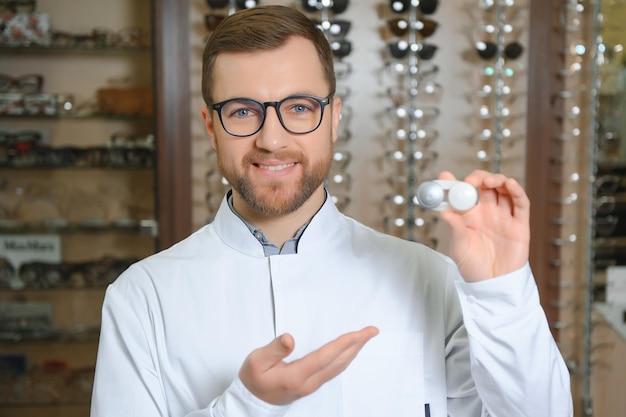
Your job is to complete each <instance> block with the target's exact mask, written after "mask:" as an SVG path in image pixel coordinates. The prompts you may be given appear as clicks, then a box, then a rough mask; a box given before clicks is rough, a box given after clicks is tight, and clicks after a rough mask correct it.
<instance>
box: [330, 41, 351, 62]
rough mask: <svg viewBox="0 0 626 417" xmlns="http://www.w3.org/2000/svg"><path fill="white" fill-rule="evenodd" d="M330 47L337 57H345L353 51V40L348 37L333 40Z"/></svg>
mask: <svg viewBox="0 0 626 417" xmlns="http://www.w3.org/2000/svg"><path fill="white" fill-rule="evenodd" d="M330 49H331V50H332V52H333V55H334V56H335V57H336V58H344V57H347V56H348V55H350V52H352V42H350V41H349V40H346V39H335V40H331V41H330Z"/></svg>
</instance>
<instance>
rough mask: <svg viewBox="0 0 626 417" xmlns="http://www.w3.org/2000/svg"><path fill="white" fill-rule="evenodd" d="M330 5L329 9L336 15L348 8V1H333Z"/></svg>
mask: <svg viewBox="0 0 626 417" xmlns="http://www.w3.org/2000/svg"><path fill="white" fill-rule="evenodd" d="M332 4H333V5H332V6H330V8H331V9H332V11H333V12H335V13H336V14H339V13H343V12H345V11H346V9H347V8H348V0H334V1H333V3H332Z"/></svg>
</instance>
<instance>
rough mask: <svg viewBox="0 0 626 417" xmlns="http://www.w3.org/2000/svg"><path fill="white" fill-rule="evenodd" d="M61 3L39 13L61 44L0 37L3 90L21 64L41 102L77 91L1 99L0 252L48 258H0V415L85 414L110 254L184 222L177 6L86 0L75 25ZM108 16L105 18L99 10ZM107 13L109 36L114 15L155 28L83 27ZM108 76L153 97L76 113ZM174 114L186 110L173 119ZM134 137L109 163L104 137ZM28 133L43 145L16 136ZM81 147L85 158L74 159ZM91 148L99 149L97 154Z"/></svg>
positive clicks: (16, 78) (120, 21) (157, 242)
mask: <svg viewBox="0 0 626 417" xmlns="http://www.w3.org/2000/svg"><path fill="white" fill-rule="evenodd" d="M18 3H19V2H18ZM25 3H28V2H25ZM33 3H34V2H33ZM60 3H61V2H58V3H56V2H55V5H54V6H48V7H50V9H49V10H45V11H43V12H45V13H49V14H50V15H51V16H52V17H53V19H52V21H53V22H54V24H55V26H53V27H52V30H53V31H56V32H59V31H60V29H61V28H62V29H63V30H62V33H57V37H56V38H54V39H55V41H58V40H59V39H61V38H62V40H63V42H64V43H63V45H58V44H57V43H50V44H42V45H33V44H24V45H19V44H17V45H2V46H1V47H0V55H2V59H1V60H0V74H3V75H5V76H7V77H9V78H10V79H12V80H13V81H11V82H10V83H9V84H10V85H9V89H10V90H11V91H9V92H7V94H12V95H13V96H14V97H15V96H19V95H21V94H23V93H24V94H26V93H27V92H26V90H25V89H27V88H29V85H28V84H27V83H25V82H23V80H25V77H23V74H33V73H35V72H37V71H42V72H43V74H42V76H43V77H42V78H43V84H42V86H41V87H42V89H41V91H42V93H43V94H42V95H40V96H39V97H40V98H43V97H48V98H50V97H52V96H53V95H57V94H58V93H63V95H65V93H73V95H74V97H75V101H71V100H69V99H67V98H68V97H67V96H66V95H65V98H66V99H67V100H66V99H64V100H63V101H61V100H59V104H65V106H61V107H59V108H57V107H55V106H53V105H51V104H50V103H49V101H46V100H40V101H37V102H35V103H31V104H32V106H31V107H29V109H30V111H33V114H29V113H28V114H26V113H20V112H21V111H22V109H20V108H19V106H21V105H22V104H21V101H20V100H14V101H11V103H9V104H10V105H9V104H7V100H4V101H2V103H1V104H2V112H1V113H2V114H0V130H2V132H3V133H2V135H3V139H7V140H6V141H3V143H1V144H0V146H2V150H1V152H0V153H1V154H2V155H1V156H2V158H0V159H2V166H1V167H0V186H1V190H0V191H2V197H0V205H2V206H3V207H2V208H3V209H4V210H3V211H2V217H1V219H2V221H1V222H0V237H1V238H2V239H3V243H6V242H8V241H11V242H13V243H12V244H11V245H8V246H3V252H2V255H3V256H4V255H7V250H11V249H15V252H22V255H23V253H24V252H28V251H30V252H33V251H34V250H39V251H40V252H46V251H48V252H51V253H53V255H54V256H53V258H54V259H51V258H46V259H43V258H42V259H39V261H40V262H38V261H37V259H29V260H26V259H23V258H22V259H18V260H17V261H16V260H15V259H11V260H9V261H7V262H0V271H1V273H0V280H1V283H0V337H1V338H2V340H1V341H0V414H1V415H2V416H5V417H23V416H31V415H39V414H41V415H46V416H50V417H56V416H63V417H72V416H76V417H79V416H85V415H86V414H88V412H89V402H90V399H91V384H92V381H93V379H92V378H93V371H94V364H95V355H96V350H97V342H98V336H99V326H100V309H101V305H102V298H103V296H104V290H105V288H106V285H107V284H108V283H109V282H111V281H112V280H114V279H115V278H116V277H117V275H118V274H119V273H120V272H121V270H120V267H121V268H122V269H123V268H124V266H123V265H121V264H120V263H118V262H115V261H116V260H124V259H126V260H131V261H132V260H134V259H137V258H140V257H144V256H147V255H149V254H151V253H154V251H155V250H157V249H159V248H163V247H167V246H169V245H171V244H172V243H174V242H175V241H176V240H178V239H180V238H181V236H184V235H187V234H189V232H190V228H189V226H188V225H187V224H185V222H186V219H188V218H189V215H188V213H189V212H190V210H189V204H190V202H189V201H190V199H189V196H188V195H187V196H186V195H185V193H186V192H188V191H189V189H188V187H189V185H188V184H189V179H188V177H189V173H188V172H187V171H186V169H187V167H188V166H189V164H188V156H187V158H185V157H184V154H185V153H186V152H188V149H189V148H188V143H187V141H188V138H187V137H188V135H187V133H188V132H187V130H188V129H189V128H188V127H186V126H187V124H188V123H187V120H188V118H187V115H188V111H189V109H188V108H186V104H185V103H186V100H185V94H184V92H185V91H186V89H185V88H180V86H185V85H188V83H186V82H184V80H185V79H186V80H188V71H187V69H186V67H185V65H184V64H181V62H182V63H184V62H187V60H186V59H184V57H182V58H183V59H178V58H181V57H180V55H181V54H182V53H183V52H184V51H186V48H177V46H176V45H177V43H180V44H181V45H187V44H188V41H187V39H186V36H185V37H181V33H180V32H177V29H178V28H180V27H185V25H184V20H182V21H181V19H180V17H181V16H187V15H188V10H187V9H186V8H184V7H182V5H181V4H178V5H175V4H173V3H172V2H162V1H160V0H155V1H149V0H145V1H143V2H127V1H126V0H119V1H112V2H107V3H100V4H99V5H95V3H93V2H92V3H89V5H88V6H86V7H88V8H90V11H91V12H92V13H86V14H85V16H86V15H89V18H88V19H86V20H84V21H83V20H81V21H80V22H78V24H77V25H74V23H76V21H75V20H72V19H71V15H68V10H70V9H72V10H74V7H78V6H79V5H78V4H72V5H71V6H72V7H69V6H67V5H66V6H67V7H66V6H64V5H62V4H60ZM176 3H178V2H176ZM183 3H184V2H183ZM80 6H81V7H82V6H84V5H83V4H81V5H80ZM111 10H117V11H118V12H120V11H121V12H120V13H117V12H113V13H111ZM77 13H78V15H81V12H80V11H77ZM126 13H127V15H126ZM111 15H113V16H114V20H107V19H106V16H111ZM6 16H7V15H6V14H4V15H3V18H6ZM138 16H139V17H138ZM63 17H65V19H63ZM166 17H167V20H166V19H165V18H166ZM135 18H136V19H137V20H133V19H135ZM61 22H63V23H61ZM125 22H127V23H125ZM108 23H111V27H112V28H114V27H119V28H121V29H119V30H118V31H106V32H107V33H108V34H110V35H115V34H121V32H122V29H123V28H125V27H126V26H125V25H128V26H129V27H130V26H133V27H134V26H141V27H142V28H145V29H146V31H147V32H148V33H150V32H151V30H150V29H151V28H153V27H156V28H158V30H155V31H154V32H153V34H154V36H155V38H152V39H150V40H149V42H148V44H145V45H142V46H139V45H133V46H131V45H121V44H115V45H114V44H108V43H104V42H105V40H106V39H109V38H107V37H104V38H103V37H100V36H98V37H96V36H94V35H95V34H96V31H93V32H91V31H87V30H84V32H83V29H84V28H85V27H88V28H89V27H94V28H95V27H100V28H101V27H103V26H105V27H106V26H107V25H108ZM170 25H171V26H170ZM74 29H75V31H74ZM185 30H187V29H185ZM100 34H101V33H100ZM59 35H60V36H59ZM161 37H165V38H166V39H167V42H163V39H161ZM96 40H97V42H99V43H98V44H95V42H96ZM100 42H102V43H100ZM106 42H108V40H106ZM172 63H173V64H172ZM153 64H156V65H155V66H153ZM142 69H148V70H149V71H148V72H143V71H142ZM181 71H182V74H183V76H180V75H181ZM120 73H121V74H120ZM164 73H167V77H165V76H164ZM119 75H135V76H136V77H139V78H138V80H140V81H143V82H145V83H146V84H148V85H149V87H148V90H150V92H151V93H152V94H153V98H154V100H150V101H149V109H146V110H147V111H146V112H145V114H137V113H134V112H132V111H129V112H124V111H119V112H106V111H96V108H95V107H93V106H91V104H92V103H89V104H90V105H89V106H87V108H88V110H86V111H84V112H82V111H81V112H78V111H77V110H76V107H79V106H80V104H82V100H83V99H84V98H85V97H84V95H86V94H89V93H91V92H93V93H95V91H96V88H98V87H102V84H103V82H104V81H105V80H106V79H107V78H108V77H110V76H119ZM179 76H180V78H179ZM181 80H182V82H180V84H178V82H179V81H181ZM164 91H179V92H180V91H183V93H181V94H180V95H178V96H177V102H176V103H173V102H172V96H170V97H167V100H169V101H167V100H164V94H163V92H164ZM48 92H50V93H48ZM85 93H86V94H85ZM29 94H30V93H29ZM131 95H132V94H131ZM127 97H128V96H127ZM133 97H135V96H133ZM5 98H6V97H5ZM178 99H180V101H181V102H178ZM87 101H89V100H87ZM131 101H132V100H131ZM118 104H120V105H128V104H129V101H125V100H122V102H118ZM70 105H74V106H76V107H74V110H72V109H70ZM33 109H34V110H33ZM165 109H168V111H165ZM35 110H36V111H35ZM9 112H11V114H9ZM180 114H184V115H185V117H181V118H180V120H181V121H182V122H181V123H178V117H179V116H180ZM186 129H187V130H186ZM165 132H176V134H174V135H172V136H171V137H170V136H168V135H166V134H165ZM117 133H125V134H128V135H127V136H126V135H117ZM143 133H149V134H150V135H148V136H149V137H150V138H151V139H150V143H151V145H150V147H149V152H146V153H144V152H137V151H138V150H137V149H131V148H132V147H128V148H127V147H124V148H123V149H119V151H120V153H116V156H115V158H114V159H110V158H111V157H112V156H113V154H112V153H111V152H110V151H112V150H114V148H115V147H114V146H107V142H108V141H109V140H112V139H113V136H115V137H116V138H117V139H120V138H122V137H126V139H130V138H131V137H133V136H135V135H137V134H143ZM40 136H41V138H42V140H41V142H37V140H39V139H35V142H32V141H24V140H22V139H29V140H30V139H32V138H38V137H40ZM146 137H147V136H146ZM112 144H113V143H112V142H111V143H110V144H109V145H112ZM128 145H130V143H128ZM96 148H97V149H96ZM159 149H168V152H158V150H159ZM170 149H171V151H169V150H170ZM115 150H117V149H115ZM144 150H145V149H144ZM179 152H181V153H182V154H181V153H179ZM87 154H88V155H89V158H91V159H88V160H86V159H78V157H81V158H84V157H85V156H86V155H87ZM140 154H143V157H141V158H140V159H138V160H135V162H137V161H140V160H141V161H143V162H141V163H139V164H138V165H134V164H133V163H129V159H127V158H128V157H131V159H134V158H135V157H137V156H139V155H140ZM102 157H105V158H108V159H107V163H106V164H105V163H104V162H103V160H102V159H100V158H102ZM113 161H116V162H115V163H113ZM157 174H158V177H159V183H158V184H157V182H156V177H157ZM179 181H180V185H179V186H172V184H178V182H179ZM53 185H54V186H53ZM131 190H132V191H131ZM78 191H81V192H78ZM68 193H69V194H68ZM68 195H69V196H70V197H72V198H69V199H68V198H65V197H68ZM89 196H92V197H89ZM14 203H15V204H14ZM144 203H145V204H144ZM7 205H9V206H10V207H8V210H7ZM106 209H111V210H110V211H107V210H106ZM136 209H140V210H138V211H135V210H136ZM174 212H176V213H180V214H181V215H179V216H174V215H173V213H174ZM103 213H106V214H107V216H100V214H103ZM139 213H141V214H139ZM183 213H185V214H184V215H183ZM127 214H131V216H129V218H126V217H127V216H126V215H127ZM135 214H136V215H137V217H134V215H135ZM146 220H147V221H146ZM157 225H158V228H157ZM50 241H53V242H52V243H50ZM54 242H60V243H59V244H58V245H57V244H56V243H54ZM55 245H56V246H55ZM25 249H28V250H25ZM35 258H37V256H35ZM15 262H18V263H19V265H15ZM26 263H28V265H26ZM26 266H28V268H26Z"/></svg>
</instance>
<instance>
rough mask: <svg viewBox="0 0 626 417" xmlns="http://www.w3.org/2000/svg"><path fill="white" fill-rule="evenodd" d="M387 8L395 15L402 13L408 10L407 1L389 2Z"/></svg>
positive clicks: (394, 0) (392, 0)
mask: <svg viewBox="0 0 626 417" xmlns="http://www.w3.org/2000/svg"><path fill="white" fill-rule="evenodd" d="M389 8H391V10H392V11H393V12H395V13H404V12H405V11H407V9H408V8H409V0H390V1H389Z"/></svg>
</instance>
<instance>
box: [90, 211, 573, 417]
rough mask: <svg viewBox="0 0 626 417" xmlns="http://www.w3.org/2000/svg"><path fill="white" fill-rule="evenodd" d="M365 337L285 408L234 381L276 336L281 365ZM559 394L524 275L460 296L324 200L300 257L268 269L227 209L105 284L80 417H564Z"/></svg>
mask: <svg viewBox="0 0 626 417" xmlns="http://www.w3.org/2000/svg"><path fill="white" fill-rule="evenodd" d="M463 316H464V322H465V323H463ZM369 325H373V326H377V327H378V328H379V330H380V333H379V335H378V336H376V337H375V338H374V339H372V340H371V341H370V342H368V344H366V345H365V347H364V348H363V350H362V351H361V352H360V354H359V355H358V356H357V358H356V359H355V360H354V362H353V363H352V364H351V365H350V366H349V367H348V369H347V370H346V371H345V372H344V373H342V374H341V375H339V376H338V377H336V378H334V379H333V380H331V381H329V382H328V383H327V384H325V385H324V386H322V387H321V388H320V389H319V390H318V391H316V392H315V393H313V394H311V395H310V396H308V397H305V398H302V399H300V400H297V401H295V402H294V403H292V404H290V405H287V406H275V405H271V404H267V403H265V402H263V401H261V400H259V399H257V398H255V397H254V396H253V395H252V394H251V393H250V392H249V391H247V390H246V389H245V387H244V386H243V384H242V383H241V381H240V380H239V379H238V377H237V375H238V370H239V368H240V366H241V364H242V362H243V361H244V358H245V357H246V356H247V355H248V354H249V353H250V352H251V351H252V350H254V349H256V348H258V347H261V346H263V345H265V344H267V343H269V342H270V341H271V340H272V339H274V338H275V337H276V336H277V335H280V334H282V333H284V332H289V333H291V334H292V335H293V336H294V338H295V341H296V346H295V351H294V352H293V353H292V355H290V357H289V358H288V360H291V359H295V358H298V357H301V356H303V355H305V354H307V353H309V352H311V351H312V350H315V349H317V348H319V347H320V346H321V345H323V344H324V343H326V342H328V341H330V340H332V339H334V338H336V337H337V336H339V335H341V334H343V333H346V332H349V331H353V330H358V329H361V328H362V327H365V326H369ZM468 334H469V337H468ZM569 389H570V388H569V375H568V372H567V369H566V367H565V366H564V363H563V360H562V358H561V356H560V355H559V352H558V350H557V348H556V345H555V343H554V341H553V339H552V336H551V334H550V332H549V329H548V326H547V322H546V318H545V315H544V312H543V310H542V308H541V306H540V304H539V298H538V294H537V288H536V285H535V282H534V280H533V277H532V274H531V272H530V268H529V266H528V265H526V266H525V267H524V268H522V269H521V270H519V271H516V272H514V273H512V274H509V275H507V276H503V277H497V278H494V279H491V280H488V281H485V282H481V283H475V284H468V283H465V282H463V281H462V279H461V278H460V277H459V276H458V271H457V269H456V267H455V265H454V264H453V262H452V261H451V260H449V259H448V258H446V257H444V256H442V255H441V254H439V253H436V252H434V251H432V250H430V249H428V248H427V247H425V246H422V245H420V244H416V243H413V242H408V241H404V240H401V239H396V238H393V237H390V236H386V235H383V234H380V233H378V232H376V231H374V230H372V229H370V228H368V227H365V226H364V225H362V224H360V223H358V222H356V221H354V220H353V219H350V218H348V217H346V216H344V215H342V214H341V213H339V212H338V211H337V209H336V207H335V206H334V205H333V203H332V202H331V201H330V199H327V201H326V203H325V204H324V206H323V207H322V208H321V209H320V211H319V212H318V213H317V214H316V216H315V217H314V218H313V220H312V221H311V223H310V224H309V226H308V227H307V229H306V230H305V232H304V234H303V235H302V237H301V239H300V242H299V244H298V253H297V254H293V255H284V254H283V255H275V256H269V257H266V256H264V254H263V248H262V246H261V244H260V243H259V242H258V241H257V240H256V238H255V237H254V236H253V235H252V234H251V233H250V231H249V230H248V228H247V227H246V225H245V224H244V223H243V222H242V221H241V219H239V218H238V217H237V216H236V215H235V214H233V212H232V211H231V210H230V208H229V207H228V204H227V202H226V200H224V201H223V202H222V205H221V207H220V209H219V212H218V213H217V216H216V218H215V220H214V222H213V223H212V224H209V225H207V226H205V227H203V228H201V229H200V230H199V231H197V232H195V233H194V234H193V235H191V236H190V237H188V238H187V239H185V240H183V241H182V242H180V243H178V244H176V245H174V246H173V247H171V248H170V249H167V250H165V251H163V252H160V253H158V254H156V255H153V256H151V257H149V258H147V259H145V260H143V261H140V262H138V263H137V264H135V265H133V266H132V267H131V268H129V269H128V270H127V271H126V272H125V273H123V274H122V275H121V276H120V277H119V278H118V279H117V280H116V281H115V282H114V283H113V284H112V285H111V286H110V287H109V288H108V290H107V293H106V297H105V301H104V305H103V316H102V333H101V339H100V345H99V349H98V360H97V366H96V377H95V382H94V391H93V400H92V414H91V415H92V417H133V416H137V417H139V416H141V417H144V416H145V417H156V416H171V417H174V416H176V417H178V416H196V417H199V416H207V417H208V416H221V417H235V416H237V417H243V416H250V417H266V416H272V417H276V416H286V417H368V416H372V417H381V416H385V417H387V416H393V417H405V416H407V417H408V416H411V417H428V414H427V413H425V409H426V408H428V409H429V412H430V416H432V417H445V416H448V415H450V416H459V417H460V416H468V417H469V416H472V417H478V416H481V415H489V416H493V417H515V416H528V417H531V416H532V417H562V416H563V417H566V416H571V415H572V404H571V395H570V392H569ZM426 405H427V406H426Z"/></svg>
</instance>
